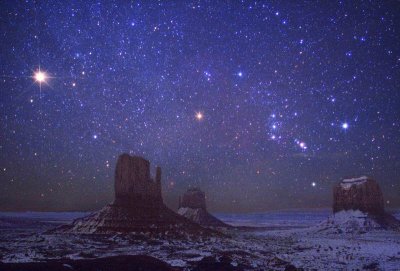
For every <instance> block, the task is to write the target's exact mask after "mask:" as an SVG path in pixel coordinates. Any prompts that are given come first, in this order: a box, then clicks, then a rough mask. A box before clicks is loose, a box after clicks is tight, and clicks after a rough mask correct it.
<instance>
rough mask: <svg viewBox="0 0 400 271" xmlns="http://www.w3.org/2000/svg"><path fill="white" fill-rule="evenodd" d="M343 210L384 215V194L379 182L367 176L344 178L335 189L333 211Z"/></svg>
mask: <svg viewBox="0 0 400 271" xmlns="http://www.w3.org/2000/svg"><path fill="white" fill-rule="evenodd" d="M342 210H360V211H362V212H365V213H369V214H373V215H383V214H384V205H383V195H382V191H381V189H380V187H379V185H378V183H377V182H376V181H375V180H373V179H371V178H369V177H366V176H363V177H359V178H352V179H344V180H342V181H341V182H340V183H339V184H338V185H336V186H335V187H334V189H333V212H334V213H336V212H339V211H342Z"/></svg>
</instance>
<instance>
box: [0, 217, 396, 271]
mask: <svg viewBox="0 0 400 271" xmlns="http://www.w3.org/2000/svg"><path fill="white" fill-rule="evenodd" d="M85 214H86V213H0V260H1V261H3V262H30V261H40V260H45V259H59V258H72V259H77V258H93V257H105V256H112V255H127V254H129V255H135V254H146V255H150V256H154V257H156V258H158V259H161V260H164V261H166V262H168V263H169V264H171V265H173V266H176V267H177V268H180V269H182V270H190V267H191V266H192V263H193V262H198V261H200V260H201V259H203V258H204V257H207V256H217V257H221V256H228V257H229V258H230V259H231V261H232V265H234V266H243V267H245V269H248V270H284V269H285V266H287V264H288V263H291V264H293V265H295V266H296V267H302V268H304V269H305V270H312V269H317V270H357V269H359V270H363V269H364V270H400V233H399V232H395V231H390V230H382V229H379V228H377V227H372V228H371V229H368V231H366V232H365V233H359V232H354V231H346V230H344V231H342V232H341V233H337V232H332V231H330V230H326V227H327V226H329V225H330V224H329V223H333V224H335V225H336V226H338V227H344V229H346V228H347V227H354V226H364V223H363V222H364V220H363V219H362V216H363V214H358V213H347V214H336V215H335V217H332V216H331V217H330V218H329V219H328V217H329V216H330V215H331V213H330V211H329V210H318V211H313V210H310V211H304V210H303V211H300V210H296V211H279V212H278V211H275V212H267V213H260V214H240V215H237V214H236V215H231V214H216V216H217V217H218V218H220V219H221V220H223V221H224V222H226V223H229V224H233V225H240V226H246V227H245V228H236V229H231V230H228V231H226V234H227V235H228V237H221V238H219V237H218V238H216V237H210V238H203V239H196V238H188V239H179V240H167V239H164V238H162V237H160V238H149V237H148V236H146V234H141V233H136V234H129V235H119V234H115V235H107V236H106V235H100V236H99V235H85V236H83V235H70V234H68V235H67V234H45V233H44V232H45V231H47V230H48V229H51V228H54V226H57V225H59V224H62V223H68V222H70V221H72V220H73V219H75V218H77V217H80V216H83V215H85ZM354 216H355V218H356V220H355V221H356V222H351V221H353V220H354V219H353V218H354ZM395 216H396V217H397V218H399V217H400V212H397V213H395ZM357 219H360V220H359V221H358V222H360V221H361V222H360V223H361V224H357ZM354 223H356V224H354ZM367 224H368V223H367ZM367 226H368V225H367ZM328 228H329V227H328Z"/></svg>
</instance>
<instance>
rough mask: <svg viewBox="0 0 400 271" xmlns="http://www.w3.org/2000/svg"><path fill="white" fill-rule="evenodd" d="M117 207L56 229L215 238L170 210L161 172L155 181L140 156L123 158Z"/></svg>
mask: <svg viewBox="0 0 400 271" xmlns="http://www.w3.org/2000/svg"><path fill="white" fill-rule="evenodd" d="M114 185H115V186H114V188H115V199H114V201H113V203H111V204H109V205H107V206H105V207H104V208H103V209H101V210H99V211H97V212H94V213H92V214H90V215H88V216H86V217H83V218H79V219H77V220H75V221H74V222H73V223H72V224H71V225H66V226H63V227H60V228H58V229H56V230H55V231H58V232H67V233H85V234H88V233H115V232H121V233H124V232H141V233H150V234H151V233H155V234H160V233H161V234H170V235H175V236H176V235H185V234H187V233H189V234H195V235H196V236H201V235H203V234H210V233H211V234H214V232H211V231H209V230H207V229H204V228H202V227H200V226H199V225H197V224H195V223H193V222H191V221H190V220H188V219H186V218H185V217H183V216H180V215H179V214H177V213H175V212H173V211H172V210H170V209H169V208H168V207H167V206H166V205H165V204H164V203H163V199H162V195H161V168H159V167H157V169H156V176H155V181H154V180H153V179H152V178H151V177H150V162H149V161H147V160H146V159H144V158H142V157H139V156H130V155H128V154H122V155H120V156H119V158H118V161H117V165H116V168H115V183H114Z"/></svg>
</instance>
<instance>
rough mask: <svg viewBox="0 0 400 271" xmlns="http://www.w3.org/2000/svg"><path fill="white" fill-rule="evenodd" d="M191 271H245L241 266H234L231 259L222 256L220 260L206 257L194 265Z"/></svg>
mask: <svg viewBox="0 0 400 271" xmlns="http://www.w3.org/2000/svg"><path fill="white" fill-rule="evenodd" d="M192 270H193V271H210V270H218V271H243V270H246V269H245V268H244V267H242V266H234V265H233V264H232V259H231V258H229V257H226V256H222V257H221V258H220V259H216V258H215V257H212V256H208V257H204V258H203V259H202V260H201V261H199V262H198V263H196V266H195V267H194V268H193V269H192Z"/></svg>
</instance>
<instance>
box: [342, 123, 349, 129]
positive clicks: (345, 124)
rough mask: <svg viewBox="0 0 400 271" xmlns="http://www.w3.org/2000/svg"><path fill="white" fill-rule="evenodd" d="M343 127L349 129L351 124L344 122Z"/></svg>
mask: <svg viewBox="0 0 400 271" xmlns="http://www.w3.org/2000/svg"><path fill="white" fill-rule="evenodd" d="M342 128H343V129H345V130H347V129H348V128H349V124H348V123H347V122H344V123H342Z"/></svg>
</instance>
